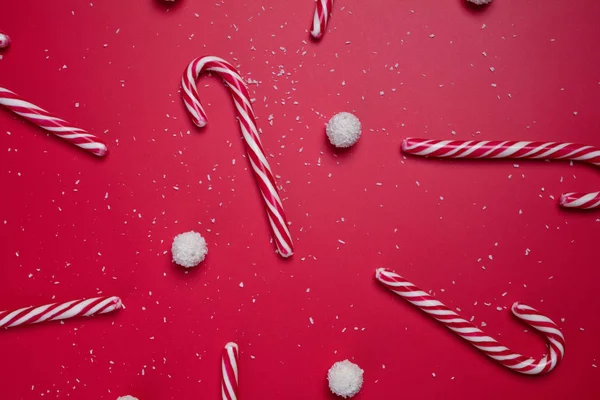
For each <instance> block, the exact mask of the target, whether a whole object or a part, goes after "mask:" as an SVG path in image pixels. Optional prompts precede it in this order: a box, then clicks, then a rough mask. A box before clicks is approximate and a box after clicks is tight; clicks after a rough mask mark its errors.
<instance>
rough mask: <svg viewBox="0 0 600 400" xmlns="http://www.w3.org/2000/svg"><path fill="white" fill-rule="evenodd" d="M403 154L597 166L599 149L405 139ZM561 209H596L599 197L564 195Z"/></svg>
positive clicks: (571, 144) (507, 142)
mask: <svg viewBox="0 0 600 400" xmlns="http://www.w3.org/2000/svg"><path fill="white" fill-rule="evenodd" d="M402 151H403V152H405V153H407V154H413V155H416V156H424V157H439V158H494V159H502V158H516V159H519V158H523V159H538V160H572V161H582V162H586V163H588V164H591V165H595V166H600V149H599V148H597V147H593V146H586V145H583V144H575V143H560V142H528V141H489V140H483V141H478V140H432V139H415V138H408V139H404V141H403V142H402ZM560 205H561V206H563V207H567V208H586V209H589V208H597V207H600V197H599V196H598V195H597V193H567V194H563V195H562V197H561V201H560Z"/></svg>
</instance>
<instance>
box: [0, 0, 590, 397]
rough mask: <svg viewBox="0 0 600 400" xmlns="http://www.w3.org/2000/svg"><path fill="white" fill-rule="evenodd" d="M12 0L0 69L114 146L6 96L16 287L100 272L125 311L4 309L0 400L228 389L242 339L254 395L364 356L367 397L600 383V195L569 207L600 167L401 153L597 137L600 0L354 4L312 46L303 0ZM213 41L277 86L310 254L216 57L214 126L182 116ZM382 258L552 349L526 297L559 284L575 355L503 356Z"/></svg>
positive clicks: (556, 293) (9, 292) (516, 340)
mask: <svg viewBox="0 0 600 400" xmlns="http://www.w3.org/2000/svg"><path fill="white" fill-rule="evenodd" d="M5 3H7V4H4V5H3V10H2V13H1V14H0V29H2V30H3V31H5V32H6V33H8V34H9V35H10V36H11V38H12V40H13V43H12V47H11V48H10V49H8V50H7V51H4V52H3V53H1V54H2V59H1V60H0V85H2V86H5V87H7V88H9V89H11V90H13V91H15V92H16V93H18V94H20V95H22V96H23V97H24V98H26V99H28V100H29V101H31V102H33V103H35V104H38V105H40V106H42V107H44V108H46V109H48V110H50V111H51V112H53V113H55V114H56V115H57V116H60V117H63V118H65V119H67V120H69V121H71V122H73V123H74V124H76V125H77V126H80V127H82V128H85V129H88V130H90V131H92V132H94V133H96V134H99V135H100V136H102V137H104V138H105V139H106V141H107V143H108V145H109V148H110V153H109V155H108V156H107V157H106V158H105V159H98V158H95V157H93V156H90V155H87V154H86V153H85V152H82V151H81V150H79V149H77V148H75V147H72V146H69V145H67V144H65V143H63V142H61V141H60V140H58V139H56V138H53V137H50V136H47V135H45V133H44V132H42V131H40V130H39V129H36V128H35V127H33V126H32V125H30V124H28V123H24V122H22V121H21V120H20V119H17V118H15V117H14V116H13V114H11V113H10V112H8V111H5V110H2V111H0V127H1V128H0V152H1V154H2V155H1V156H0V184H1V187H2V193H3V196H1V200H0V204H1V206H2V211H0V214H1V215H0V243H2V244H1V246H0V264H1V266H2V268H1V269H0V281H1V282H2V283H1V285H2V286H1V289H0V304H1V308H2V309H12V308H18V307H23V306H27V305H41V304H45V303H48V302H51V301H53V300H56V301H66V300H71V299H76V298H81V297H91V296H94V295H97V294H99V293H102V294H106V295H119V296H121V297H122V298H123V301H124V303H125V305H126V307H127V308H126V309H125V310H123V311H121V312H118V313H115V314H110V315H105V316H102V317H97V318H91V319H76V320H70V321H66V322H64V323H47V324H42V325H37V326H30V327H23V328H13V329H9V330H5V331H2V332H0V334H1V346H0V355H1V358H2V363H0V376H2V382H3V388H2V396H1V397H2V398H3V399H9V400H12V399H38V398H57V399H63V398H76V399H113V400H114V399H116V397H117V396H119V395H124V394H132V395H135V396H137V397H139V398H140V399H141V400H152V399H196V398H201V399H217V398H219V396H220V387H219V379H220V368H219V363H220V352H221V348H222V347H223V345H224V344H225V343H226V342H228V341H236V342H237V343H238V344H239V345H240V350H241V359H240V370H241V376H240V391H241V397H242V398H244V399H274V398H278V399H280V398H284V399H332V398H333V395H331V394H330V393H328V389H327V385H326V380H325V376H326V372H327V370H328V368H329V367H330V366H331V364H332V363H333V362H335V361H338V360H343V359H346V358H349V359H351V360H353V361H354V362H356V363H358V364H359V365H360V366H361V367H362V368H363V369H364V370H365V383H364V387H363V390H362V392H361V393H360V394H359V395H358V396H357V397H356V398H357V399H364V400H366V399H377V400H379V399H391V398H419V399H439V398H472V399H481V398H487V399H505V398H507V397H509V396H510V397H511V398H523V399H524V398H547V399H565V398H587V399H591V398H598V397H599V396H600V387H599V386H598V385H597V383H596V382H597V380H598V377H599V375H598V373H599V371H598V368H597V367H596V365H597V364H598V363H599V360H598V357H599V356H600V343H599V341H598V337H600V321H599V319H598V314H597V310H598V309H599V307H600V300H599V299H598V296H597V287H598V285H597V282H598V279H599V278H600V272H599V270H598V268H597V264H598V263H597V261H595V260H596V257H597V252H596V251H595V248H594V246H595V245H594V243H596V242H597V240H598V238H600V235H599V234H600V213H598V212H577V211H567V210H562V209H560V208H559V207H558V205H557V200H558V197H559V195H560V194H561V193H563V192H568V191H595V190H598V189H599V188H600V180H598V172H597V171H596V170H594V168H592V167H589V166H585V165H579V164H576V165H574V166H570V165H569V163H563V162H553V163H545V162H518V163H517V164H518V168H517V167H515V166H513V164H514V163H513V162H512V161H508V162H502V161H499V162H492V161H481V162H468V161H467V162H455V161H439V160H425V159H418V158H413V157H408V158H406V157H403V156H402V155H401V153H400V143H401V141H402V139H403V138H404V137H407V136H416V137H432V138H456V139H470V138H473V137H475V138H480V139H523V140H525V139H533V140H555V141H573V142H583V143H588V144H596V145H600V139H599V138H598V131H599V129H600V115H599V114H598V104H600V75H599V74H598V65H599V64H600V53H599V52H598V51H597V40H598V37H600V25H599V24H598V16H599V15H600V4H599V3H598V2H593V1H585V2H580V3H573V2H565V1H559V0H549V1H544V2H522V1H516V0H496V1H494V2H493V3H492V4H491V6H489V7H487V8H484V9H482V10H479V11H477V10H474V9H471V8H469V7H467V6H465V5H464V4H463V3H462V2H461V1H458V0H452V1H442V2H434V1H425V2H423V1H416V0H409V1H391V0H390V1H384V0H374V1H370V2H367V1H360V0H344V1H342V0H340V1H338V2H337V3H336V5H335V8H334V12H333V17H332V19H331V21H330V26H329V28H330V29H329V31H328V32H327V34H326V35H325V37H324V39H323V41H322V42H321V43H318V44H316V43H313V42H311V41H310V40H309V39H308V28H309V24H310V21H311V17H312V13H313V3H312V2H311V1H309V0H306V1H291V0H288V1H266V0H244V1H234V0H225V1H218V0H215V1H212V2H202V1H198V0H196V1H193V0H181V1H180V2H179V3H177V4H176V5H174V6H172V7H170V8H168V7H165V6H164V5H163V4H162V3H160V2H154V1H151V0H146V1H141V0H137V1H118V0H111V1H106V0H105V1H97V2H93V4H92V3H89V2H81V1H75V0H69V1H60V2H47V1H35V2H34V1H11V2H5ZM584 4H585V5H584ZM484 24H485V27H484V28H483V27H482V26H483V25H484ZM431 34H433V35H435V37H433V38H431V37H430V35H431ZM482 52H486V53H487V57H485V56H484V55H482ZM200 55H217V56H221V57H224V58H226V59H228V60H230V61H231V62H232V63H233V64H235V65H236V66H238V68H239V70H240V72H241V74H242V76H244V77H245V78H248V79H252V80H254V81H257V82H258V84H251V85H250V91H251V93H252V95H253V96H254V97H255V100H256V101H255V103H254V105H255V109H256V113H257V115H258V117H259V120H258V124H259V128H261V129H262V132H263V135H262V139H263V144H264V146H265V149H266V151H267V152H268V153H269V154H271V155H272V156H273V158H272V159H271V160H272V167H273V170H274V172H275V173H276V174H277V175H278V182H279V184H280V185H281V186H282V191H281V194H282V197H283V198H284V206H285V209H286V212H287V216H288V218H289V220H290V221H291V222H292V225H291V231H292V234H293V237H294V239H295V245H296V254H295V255H294V256H293V258H292V259H291V260H288V261H285V260H282V259H281V258H279V257H278V256H277V255H276V254H274V246H273V245H272V244H269V235H270V232H269V228H268V224H267V221H266V216H265V214H264V212H263V210H262V204H261V201H260V199H259V196H258V190H257V188H256V185H255V184H254V181H253V177H252V176H251V173H250V171H249V170H248V164H247V160H246V159H245V158H244V156H243V153H244V147H243V143H242V140H241V139H240V136H241V135H240V131H239V127H238V126H237V123H236V120H235V118H234V111H233V105H232V103H231V100H230V97H229V94H228V93H227V91H226V90H225V88H224V87H223V85H222V84H221V82H220V81H219V80H218V79H217V78H214V77H212V78H211V77H203V78H202V79H201V80H200V81H199V88H200V94H201V97H202V99H203V101H204V104H205V106H206V108H207V113H208V115H209V119H210V122H209V125H208V126H207V127H206V128H205V129H203V130H199V129H197V128H195V127H194V126H193V124H192V123H191V120H190V119H189V117H188V115H187V114H186V111H185V109H184V107H183V104H182V101H181V98H180V93H179V89H180V86H179V85H180V78H181V73H182V71H183V69H184V68H185V67H186V65H187V64H188V62H189V61H191V60H192V59H193V58H194V57H197V56H200ZM490 67H494V68H495V71H494V72H492V71H490ZM344 83H345V84H344ZM492 84H496V85H497V86H496V87H493V86H492ZM394 88H395V89H396V90H395V91H393V89H394ZM380 92H381V93H380ZM509 94H510V96H509ZM76 103H79V107H77V106H76ZM344 110H345V111H351V112H354V113H355V114H356V115H357V116H358V117H359V118H360V119H361V121H362V123H363V136H362V138H361V139H360V141H359V143H358V144H357V145H356V146H355V147H353V148H352V149H350V150H348V151H337V150H335V149H333V148H332V147H330V146H329V145H328V144H327V142H326V138H325V135H324V124H325V122H326V121H327V120H328V118H329V117H330V116H332V115H333V114H334V113H336V112H339V111H344ZM574 112H577V115H574ZM270 115H272V123H270V122H269V119H270V117H269V116H270ZM453 131H454V132H455V135H452V132H453ZM234 159H235V160H236V162H235V164H233V162H232V160H234ZM208 176H210V180H209V179H208ZM417 182H418V183H417ZM378 183H381V185H378ZM174 187H177V188H179V190H176V189H174ZM107 193H108V198H106V194H107ZM442 198H443V199H442ZM192 229H195V230H197V231H199V232H201V233H202V235H204V236H205V237H206V239H207V241H208V243H209V248H210V252H209V254H208V257H207V259H206V261H205V262H204V263H203V264H202V265H201V267H199V268H196V269H195V270H192V271H189V272H188V271H183V270H181V269H179V268H177V267H175V266H174V265H173V264H172V263H171V255H170V246H171V241H172V238H173V236H175V235H176V234H178V233H181V232H184V231H188V230H192ZM338 240H342V241H344V242H345V244H341V243H340V242H339V241H338ZM496 243H497V245H496ZM526 249H530V254H529V255H527V256H526V255H525V253H526ZM490 256H491V257H492V259H490ZM382 266H384V267H389V268H392V269H394V270H396V271H397V272H398V273H400V274H402V275H404V276H405V277H407V278H408V279H410V280H412V281H413V282H415V283H416V284H417V285H419V286H421V287H422V288H423V289H425V290H432V293H435V294H436V295H437V296H438V297H439V299H440V300H441V301H443V302H445V303H446V304H448V305H449V306H451V307H455V308H459V309H460V310H461V313H462V314H463V315H464V316H465V317H466V318H470V317H471V316H474V322H475V323H477V324H479V325H480V324H482V323H484V322H485V324H484V325H485V328H484V329H485V330H486V332H488V333H489V334H490V335H492V336H495V337H497V338H498V339H499V340H501V341H502V342H504V343H505V344H506V345H508V346H509V347H511V348H513V349H514V350H517V351H521V352H523V353H525V354H527V355H531V356H535V357H538V356H540V355H541V354H542V353H543V352H544V341H543V339H542V338H541V337H540V336H538V335H535V334H533V333H531V332H529V333H525V332H524V330H526V328H527V327H526V326H525V325H522V324H520V323H518V322H517V321H516V320H515V319H514V318H513V317H511V315H510V311H509V307H510V305H511V304H512V303H513V302H514V301H522V302H524V303H526V304H529V305H531V306H534V307H537V308H539V309H540V310H541V311H542V312H543V313H545V314H546V315H548V316H550V317H551V318H553V319H554V320H555V321H557V323H558V324H559V325H560V327H561V328H562V330H563V332H564V334H565V337H566V341H567V347H566V358H565V359H564V361H563V362H562V363H561V364H560V365H559V366H558V368H557V369H556V370H555V371H553V372H551V373H550V374H549V375H548V376H546V377H526V376H520V375H518V374H515V373H512V372H510V371H507V370H505V369H503V368H502V367H500V366H498V365H496V364H495V363H494V362H493V361H491V360H489V359H487V358H486V357H485V356H483V355H481V354H479V353H478V352H477V351H476V350H475V349H473V348H471V347H470V346H469V345H468V344H466V343H464V342H463V341H461V340H460V339H459V338H457V337H456V336H454V335H452V334H451V333H449V332H448V331H446V330H445V329H444V328H443V327H442V326H440V325H438V324H436V323H435V322H434V321H432V320H431V319H429V318H428V317H427V316H425V315H423V314H422V313H420V312H419V311H418V310H416V309H414V308H413V307H412V306H410V305H409V304H408V303H406V302H404V301H403V300H401V299H400V298H398V297H396V296H393V295H392V294H391V293H388V292H387V291H386V290H385V289H383V288H381V287H379V286H378V285H377V284H376V282H375V281H374V279H373V274H374V271H375V269H376V268H378V267H382ZM240 282H243V283H244V286H243V288H242V287H240ZM309 289H310V290H309ZM486 304H487V305H486ZM497 307H500V308H501V310H500V311H498V310H497ZM311 317H312V318H313V319H314V325H312V324H311V323H310V322H309V318H311ZM561 320H562V322H561ZM344 329H345V331H344ZM384 366H385V367H384ZM433 374H435V376H434V375H433Z"/></svg>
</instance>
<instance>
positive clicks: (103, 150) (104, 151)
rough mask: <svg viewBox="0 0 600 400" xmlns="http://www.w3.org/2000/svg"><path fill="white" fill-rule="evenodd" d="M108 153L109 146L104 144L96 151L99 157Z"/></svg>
mask: <svg viewBox="0 0 600 400" xmlns="http://www.w3.org/2000/svg"><path fill="white" fill-rule="evenodd" d="M107 153H108V147H106V145H102V147H100V148H99V149H98V150H97V151H96V153H95V154H96V155H97V156H98V157H104V156H105V155H106V154H107Z"/></svg>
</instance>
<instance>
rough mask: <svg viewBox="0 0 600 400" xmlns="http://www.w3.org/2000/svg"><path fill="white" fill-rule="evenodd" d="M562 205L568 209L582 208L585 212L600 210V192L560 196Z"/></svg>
mask: <svg viewBox="0 0 600 400" xmlns="http://www.w3.org/2000/svg"><path fill="white" fill-rule="evenodd" d="M560 205H561V206H563V207H566V208H581V209H583V210H590V209H592V208H600V192H594V193H564V194H563V195H562V196H560Z"/></svg>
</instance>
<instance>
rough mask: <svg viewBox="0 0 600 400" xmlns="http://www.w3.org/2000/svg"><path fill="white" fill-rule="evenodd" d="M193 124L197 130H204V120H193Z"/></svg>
mask: <svg viewBox="0 0 600 400" xmlns="http://www.w3.org/2000/svg"><path fill="white" fill-rule="evenodd" d="M194 124H195V125H196V126H197V127H198V128H204V127H205V126H206V120H200V119H195V120H194Z"/></svg>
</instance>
